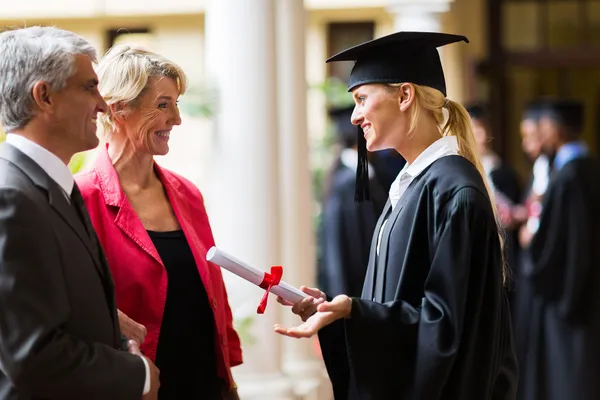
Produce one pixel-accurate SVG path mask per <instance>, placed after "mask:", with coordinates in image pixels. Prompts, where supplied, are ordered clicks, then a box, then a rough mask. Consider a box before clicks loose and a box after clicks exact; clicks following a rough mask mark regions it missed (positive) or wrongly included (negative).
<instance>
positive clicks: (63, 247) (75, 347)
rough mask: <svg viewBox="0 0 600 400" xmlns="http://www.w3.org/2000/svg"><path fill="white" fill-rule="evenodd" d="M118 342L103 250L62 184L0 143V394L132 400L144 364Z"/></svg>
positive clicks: (138, 394)
mask: <svg viewBox="0 0 600 400" xmlns="http://www.w3.org/2000/svg"><path fill="white" fill-rule="evenodd" d="M140 306H142V305H140ZM121 343H122V342H121V335H120V333H119V325H118V320H117V313H116V305H115V296H114V288H113V281H112V278H111V276H110V271H109V269H108V267H107V265H106V258H105V257H104V253H103V252H102V249H101V248H100V247H99V245H97V244H96V243H94V241H93V240H92V238H91V237H90V235H89V234H88V232H87V231H86V228H85V225H84V223H83V221H82V219H81V217H80V216H79V214H78V212H77V210H76V209H75V208H73V207H72V206H71V204H70V202H69V200H68V199H67V195H66V194H65V192H64V191H63V190H62V189H61V188H60V186H58V184H57V183H56V182H54V181H53V180H52V179H51V178H50V177H49V176H48V174H46V172H45V171H44V170H43V169H42V168H41V167H40V166H39V165H38V164H36V163H35V162H34V161H33V160H32V159H31V158H29V157H28V156H26V155H25V154H24V153H22V152H21V151H19V150H18V149H17V148H15V147H13V146H11V145H10V144H6V143H5V144H3V145H1V146H0V399H3V400H12V399H19V400H22V399H23V400H24V399H77V400H93V399H111V400H112V399H124V400H125V399H127V400H128V399H136V400H139V399H140V398H141V394H142V390H143V386H144V380H145V367H144V363H143V361H142V359H141V358H140V357H139V356H135V355H132V354H129V353H127V352H126V351H122V350H121V347H122V346H121Z"/></svg>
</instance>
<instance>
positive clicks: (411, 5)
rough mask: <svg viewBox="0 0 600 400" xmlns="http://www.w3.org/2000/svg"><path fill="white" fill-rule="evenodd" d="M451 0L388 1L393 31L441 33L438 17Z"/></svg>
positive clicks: (447, 9) (446, 10) (448, 7)
mask: <svg viewBox="0 0 600 400" xmlns="http://www.w3.org/2000/svg"><path fill="white" fill-rule="evenodd" d="M452 1H453V0H390V1H389V6H388V10H389V11H390V12H391V13H392V14H394V30H395V31H421V32H441V30H442V25H441V22H440V15H441V14H442V13H445V12H448V11H449V10H450V3H451V2H452Z"/></svg>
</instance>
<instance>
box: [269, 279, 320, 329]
mask: <svg viewBox="0 0 600 400" xmlns="http://www.w3.org/2000/svg"><path fill="white" fill-rule="evenodd" d="M300 290H302V291H303V292H304V293H306V294H307V295H308V297H306V298H304V299H302V300H301V301H299V302H298V303H296V304H292V303H290V302H289V301H286V300H284V299H283V298H281V297H279V296H277V302H278V303H279V304H282V305H284V306H288V307H289V306H291V307H292V312H293V313H294V314H296V315H299V316H300V318H302V321H306V320H307V319H308V318H309V317H310V316H311V315H313V314H314V313H315V312H317V306H318V305H319V304H321V303H323V302H325V300H326V299H327V297H326V296H325V293H323V292H321V291H320V290H319V289H314V288H308V287H306V286H300Z"/></svg>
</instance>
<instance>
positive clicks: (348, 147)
mask: <svg viewBox="0 0 600 400" xmlns="http://www.w3.org/2000/svg"><path fill="white" fill-rule="evenodd" d="M353 109H354V106H352V107H342V108H334V109H331V110H330V112H329V115H330V117H331V119H332V120H333V122H334V123H335V133H336V136H337V138H338V141H339V143H340V144H341V146H342V149H341V152H340V155H339V157H338V158H337V159H336V160H335V161H334V163H333V167H332V169H331V172H330V175H329V177H328V179H327V187H326V188H325V198H324V200H323V214H322V220H321V226H320V230H319V246H320V247H321V259H320V262H319V279H318V282H319V287H321V288H323V290H324V291H325V292H326V293H328V294H330V295H331V296H336V295H338V294H346V295H348V296H360V294H361V292H362V287H363V282H364V281H365V272H366V271H367V264H368V262H369V248H370V246H371V239H372V237H373V231H374V230H375V224H376V223H377V218H379V214H381V211H382V210H383V206H384V204H385V201H386V199H387V192H386V191H385V190H384V189H383V187H382V186H381V184H380V183H379V181H378V180H377V179H376V176H375V171H374V170H373V169H372V168H370V169H369V175H370V176H369V185H370V190H371V201H370V202H363V203H357V202H355V201H354V189H355V181H356V167H357V162H356V160H357V157H358V153H357V143H358V140H357V129H356V127H355V126H354V125H352V122H350V117H351V116H352V110H353Z"/></svg>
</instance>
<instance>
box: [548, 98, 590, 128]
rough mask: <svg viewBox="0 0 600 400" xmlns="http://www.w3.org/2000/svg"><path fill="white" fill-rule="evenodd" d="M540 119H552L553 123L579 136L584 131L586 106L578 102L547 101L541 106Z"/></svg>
mask: <svg viewBox="0 0 600 400" xmlns="http://www.w3.org/2000/svg"><path fill="white" fill-rule="evenodd" d="M539 112H540V117H547V118H550V119H551V120H552V121H554V122H556V123H557V124H559V125H562V126H563V127H565V128H567V129H569V130H570V131H571V133H573V134H575V135H578V134H579V133H581V131H582V130H583V125H584V119H585V118H584V106H583V103H581V102H579V101H576V100H565V99H555V100H545V101H543V102H542V104H541V106H540V110H539Z"/></svg>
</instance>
